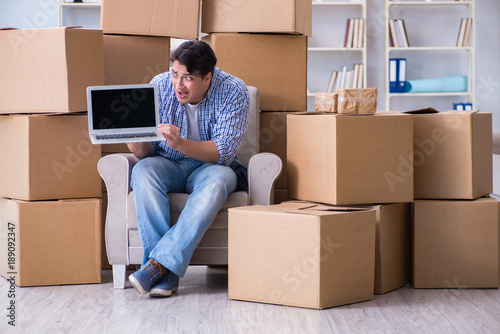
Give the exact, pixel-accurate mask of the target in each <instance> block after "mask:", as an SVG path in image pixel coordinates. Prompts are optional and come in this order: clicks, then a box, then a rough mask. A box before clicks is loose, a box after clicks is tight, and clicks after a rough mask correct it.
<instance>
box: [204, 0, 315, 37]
mask: <svg viewBox="0 0 500 334" xmlns="http://www.w3.org/2000/svg"><path fill="white" fill-rule="evenodd" d="M201 31H203V32H205V33H214V32H254V33H255V32H257V33H273V34H300V35H308V36H309V37H311V35H312V6H311V1H310V0H279V1H272V2H269V1H265V0H253V1H236V3H235V1H234V0H205V1H203V9H202V22H201Z"/></svg>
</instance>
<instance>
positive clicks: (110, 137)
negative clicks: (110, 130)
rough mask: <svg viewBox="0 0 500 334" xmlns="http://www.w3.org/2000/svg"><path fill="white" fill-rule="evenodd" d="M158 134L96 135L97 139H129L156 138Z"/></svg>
mask: <svg viewBox="0 0 500 334" xmlns="http://www.w3.org/2000/svg"><path fill="white" fill-rule="evenodd" d="M156 135H157V133H156V132H142V133H120V134H113V135H96V136H95V137H96V138H97V139H127V138H138V137H156Z"/></svg>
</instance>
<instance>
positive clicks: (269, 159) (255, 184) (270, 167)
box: [248, 153, 283, 205]
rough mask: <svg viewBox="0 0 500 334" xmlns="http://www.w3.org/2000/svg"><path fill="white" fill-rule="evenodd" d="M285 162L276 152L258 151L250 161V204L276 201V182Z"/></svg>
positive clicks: (265, 203) (264, 203)
mask: <svg viewBox="0 0 500 334" xmlns="http://www.w3.org/2000/svg"><path fill="white" fill-rule="evenodd" d="M282 168H283V164H282V162H281V159H280V157H278V156H277V155H276V154H274V153H258V154H256V155H254V156H253V157H252V158H251V159H250V161H249V163H248V194H249V196H248V197H249V202H250V203H249V204H250V205H270V204H273V203H274V182H276V179H277V178H278V177H279V176H280V174H281V170H282Z"/></svg>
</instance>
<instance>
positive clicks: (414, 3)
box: [384, 0, 475, 110]
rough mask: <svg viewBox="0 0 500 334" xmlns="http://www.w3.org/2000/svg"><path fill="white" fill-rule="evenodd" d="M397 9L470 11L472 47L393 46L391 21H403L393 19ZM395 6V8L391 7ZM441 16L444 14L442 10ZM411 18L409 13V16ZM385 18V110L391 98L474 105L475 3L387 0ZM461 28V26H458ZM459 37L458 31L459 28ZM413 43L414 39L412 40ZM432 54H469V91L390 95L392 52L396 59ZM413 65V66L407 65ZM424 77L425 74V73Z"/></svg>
mask: <svg viewBox="0 0 500 334" xmlns="http://www.w3.org/2000/svg"><path fill="white" fill-rule="evenodd" d="M394 6H422V7H424V6H427V7H430V6H462V7H465V8H466V9H467V17H469V18H472V26H471V34H470V40H469V43H470V46H466V47H457V46H411V47H391V46H390V43H389V22H388V21H389V18H400V17H394V15H395V14H393V15H392V16H391V13H393V12H394V11H393V9H394V8H395V7H394ZM391 7H392V8H391ZM432 10H434V9H432V8H430V12H429V14H428V15H429V16H432V15H433V12H432ZM440 13H442V11H440ZM407 15H410V16H411V13H410V14H407ZM384 17H385V18H386V20H385V32H384V33H385V35H384V40H385V46H384V49H385V52H384V53H385V80H384V86H385V87H384V88H385V106H384V107H385V109H386V110H391V99H392V98H408V97H460V96H462V97H465V98H466V99H467V102H470V103H472V104H473V106H475V93H474V92H475V79H474V78H475V64H474V58H475V46H474V45H475V38H474V33H475V12H474V1H391V0H385V3H384ZM443 25H446V22H443ZM457 28H458V27H457ZM409 33H410V34H418V33H419V32H418V30H417V31H413V30H412V31H411V32H409ZM457 34H458V29H457ZM410 42H411V40H410ZM450 42H453V43H454V42H455V41H450ZM429 51H444V52H466V53H467V68H466V70H467V83H468V85H467V87H468V91H466V92H446V93H444V92H442V93H439V92H436V93H389V58H392V57H391V53H397V54H398V56H397V57H404V54H405V53H407V54H408V55H410V54H412V53H414V52H429ZM436 62H442V63H443V64H446V59H443V58H438V59H436ZM407 66H408V67H410V66H411V64H410V63H408V65H407ZM457 70H463V68H459V69H457ZM422 72H425V68H424V69H422ZM424 74H425V73H424ZM427 76H428V77H432V73H429V74H428V75H427ZM407 80H411V78H407Z"/></svg>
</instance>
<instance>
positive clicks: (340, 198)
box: [229, 112, 413, 308]
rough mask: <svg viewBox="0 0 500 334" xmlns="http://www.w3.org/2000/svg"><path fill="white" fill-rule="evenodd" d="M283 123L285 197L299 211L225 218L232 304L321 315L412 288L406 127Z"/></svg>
mask: <svg viewBox="0 0 500 334" xmlns="http://www.w3.org/2000/svg"><path fill="white" fill-rule="evenodd" d="M286 118H287V124H286V125H287V126H286V141H287V152H286V154H287V155H286V159H287V187H288V196H289V197H290V198H293V199H296V200H299V201H288V202H284V203H281V204H280V205H272V206H270V207H259V206H253V207H248V208H235V209H231V210H230V212H229V215H230V216H229V219H230V220H229V223H230V230H229V250H230V253H229V296H230V298H234V299H245V300H253V301H261V302H268V303H277V304H284V305H291V306H301V307H310V308H326V307H332V306H337V305H343V304H349V303H355V302H360V301H366V300H370V299H372V298H373V295H374V293H385V292H387V291H390V290H394V289H396V288H399V287H402V286H404V285H406V284H408V283H410V270H409V269H410V263H411V261H410V251H411V249H410V246H409V245H410V240H411V236H410V230H411V224H410V223H411V214H410V212H411V202H412V201H413V166H412V164H411V162H408V160H410V159H411V158H412V156H413V117H412V116H411V115H406V114H401V113H389V112H379V113H375V114H369V115H367V114H358V115H341V114H334V113H316V112H307V113H299V112H296V113H288V114H287V115H286ZM276 123H278V122H277V121H274V122H273V124H274V125H275V124H276ZM278 124H279V123H278ZM410 161H411V160H410ZM319 203H321V204H319ZM261 223H262V224H263V225H265V228H264V227H261V226H260V224H261ZM309 233H312V234H311V235H310V236H309ZM267 234H270V235H269V236H266V235H267ZM249 236H252V237H251V238H250V237H249ZM266 238H268V239H269V240H266ZM256 240H257V241H256ZM271 240H272V241H271ZM278 240H279V242H278ZM263 258H273V259H276V260H275V261H272V263H273V265H272V266H271V265H270V266H266V265H265V264H263V262H266V261H262V259H263ZM278 263H279V265H278ZM249 270H250V271H251V272H252V273H253V274H252V275H249ZM255 275H258V276H259V277H260V280H259V281H258V282H255V280H253V281H252V279H251V278H250V277H255ZM245 277H247V278H246V279H245ZM256 291H258V293H257V292H256ZM297 291H300V293H298V292H297ZM313 301H314V302H313Z"/></svg>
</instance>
